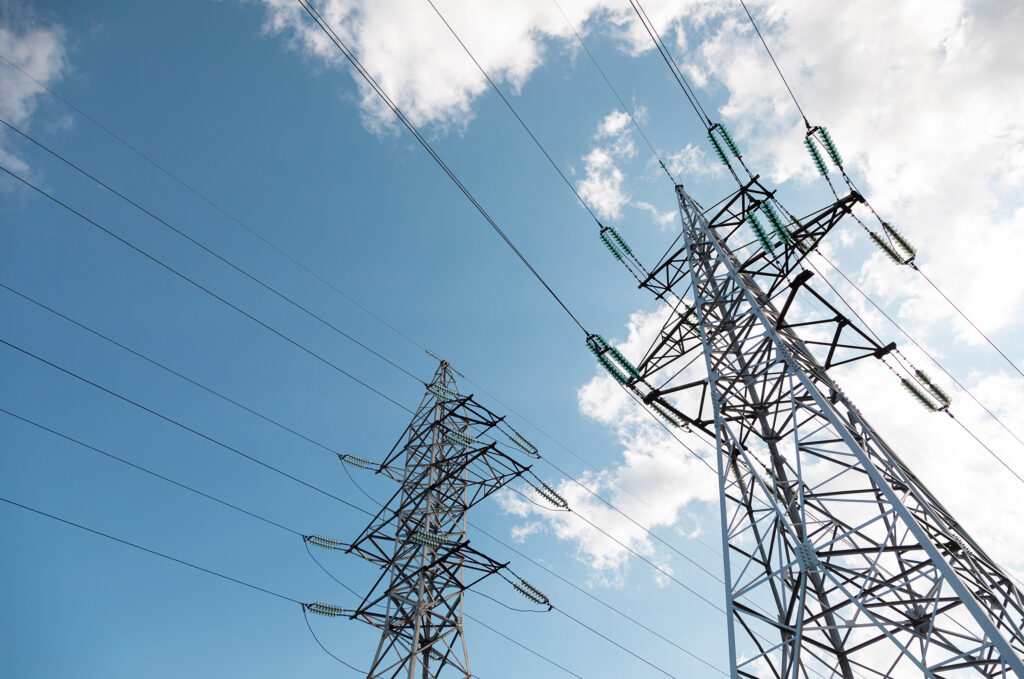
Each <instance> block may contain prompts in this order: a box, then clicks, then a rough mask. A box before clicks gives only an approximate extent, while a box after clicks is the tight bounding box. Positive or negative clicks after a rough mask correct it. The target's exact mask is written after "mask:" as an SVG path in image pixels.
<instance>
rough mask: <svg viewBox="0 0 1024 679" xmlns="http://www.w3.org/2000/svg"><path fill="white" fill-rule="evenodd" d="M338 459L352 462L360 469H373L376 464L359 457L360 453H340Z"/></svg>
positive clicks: (347, 462)
mask: <svg viewBox="0 0 1024 679" xmlns="http://www.w3.org/2000/svg"><path fill="white" fill-rule="evenodd" d="M338 459H339V460H341V461H342V462H344V463H345V464H350V465H352V466H353V467H356V468H358V469H373V468H374V467H375V466H376V465H375V464H373V463H372V462H370V461H369V460H367V459H366V458H364V457H359V456H358V455H349V454H348V453H346V454H344V455H342V454H341V453H338Z"/></svg>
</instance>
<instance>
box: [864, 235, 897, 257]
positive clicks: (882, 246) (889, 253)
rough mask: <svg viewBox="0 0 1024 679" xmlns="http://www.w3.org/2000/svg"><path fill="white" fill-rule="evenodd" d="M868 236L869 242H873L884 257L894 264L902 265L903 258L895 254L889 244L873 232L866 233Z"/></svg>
mask: <svg viewBox="0 0 1024 679" xmlns="http://www.w3.org/2000/svg"><path fill="white" fill-rule="evenodd" d="M868 235H869V236H871V240H872V241H874V243H875V245H877V246H878V249H879V250H881V251H882V252H884V253H885V256H886V257H888V258H889V259H891V260H892V261H893V262H895V263H896V264H903V258H902V257H900V253H898V252H896V250H895V249H893V247H892V246H891V245H889V243H888V242H887V241H886V240H885V239H884V238H882V237H881V236H880V235H878V234H877V233H875V232H874V231H868Z"/></svg>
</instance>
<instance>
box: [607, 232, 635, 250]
mask: <svg viewBox="0 0 1024 679" xmlns="http://www.w3.org/2000/svg"><path fill="white" fill-rule="evenodd" d="M604 228H605V229H607V230H608V233H610V234H611V235H612V238H614V239H615V242H616V243H618V244H619V247H620V248H622V249H623V250H624V251H625V252H626V253H627V254H630V255H631V254H633V250H632V249H630V247H629V245H628V244H627V243H626V241H625V240H623V238H622V236H620V235H619V232H618V231H616V230H615V227H612V226H606V227H604Z"/></svg>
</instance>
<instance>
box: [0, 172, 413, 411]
mask: <svg viewBox="0 0 1024 679" xmlns="http://www.w3.org/2000/svg"><path fill="white" fill-rule="evenodd" d="M0 171H3V172H5V173H6V174H8V175H9V176H11V177H13V178H14V179H17V180H18V181H19V182H21V183H22V184H24V185H25V186H28V187H29V188H31V189H33V190H34V191H36V192H37V193H39V194H41V195H43V196H45V197H46V198H48V199H49V200H51V201H52V202H54V203H56V204H57V205H59V206H61V207H62V208H64V209H65V210H67V211H68V212H70V213H72V214H73V215H75V216H77V217H79V218H81V219H82V220H84V221H86V222H88V223H89V224H90V225H92V226H94V227H96V228H97V229H99V230H100V231H102V232H103V233H105V234H107V235H108V236H110V237H111V238H114V239H115V240H117V241H120V242H121V243H122V244H124V245H126V246H128V247H129V248H131V249H132V250H134V251H135V252H138V253H139V254H140V255H142V256H143V257H145V258H146V259H149V260H150V261H152V262H155V263H156V264H159V265H160V266H161V267H162V268H164V269H166V270H167V271H170V272H171V273H173V274H174V275H175V276H178V277H179V278H181V279H182V280H184V281H186V282H188V283H190V284H192V285H193V286H195V287H197V288H199V289H200V290H202V291H203V292H205V293H206V294H208V295H210V296H211V297H213V298H214V299H216V300H218V301H220V302H222V303H224V304H226V305H228V306H229V307H231V308H232V309H234V310H235V311H237V312H238V313H240V314H242V315H243V316H245V317H246V318H248V319H250V320H252V321H254V322H255V323H257V324H259V325H260V326H262V327H264V328H266V329H267V330H269V331H270V332H272V333H274V334H275V335H277V336H278V337H280V338H281V339H283V340H285V341H286V342H288V343H289V344H291V345H293V346H295V347H297V348H298V349H301V350H302V351H304V352H305V353H307V354H309V355H310V356H312V357H313V358H315V359H317V360H318V361H320V362H321V363H324V364H326V365H328V366H330V367H331V368H334V369H335V370H336V371H338V372H339V373H341V374H342V375H345V376H346V377H348V378H349V379H351V380H353V381H355V382H358V383H359V384H360V385H362V386H363V387H365V388H367V389H369V390H370V391H372V392H374V393H375V394H377V395H378V396H380V397H381V398H383V399H385V400H387V401H390V402H391V403H393V404H394V405H396V406H398V407H399V408H401V409H402V410H404V411H406V412H408V413H411V412H412V411H411V410H409V409H408V408H407V407H405V406H404V405H402V404H401V403H399V402H398V401H395V400H393V399H392V398H391V397H389V396H387V395H385V394H384V393H383V392H381V391H379V390H377V389H375V388H374V387H372V386H370V385H369V384H367V383H366V382H364V381H363V380H361V379H359V378H358V377H356V376H355V375H353V374H352V373H350V372H348V371H347V370H344V369H343V368H341V367H340V366H338V365H337V364H335V363H332V362H331V361H329V360H327V359H326V358H324V357H323V356H321V355H320V354H318V353H316V352H314V351H313V350H312V349H309V348H307V347H306V346H304V345H302V344H300V343H299V342H297V341H295V340H293V339H292V338H290V337H288V336H287V335H285V334H284V333H282V332H281V331H279V330H276V329H275V328H273V327H271V326H270V325H268V324H266V323H264V322H263V321H261V320H259V319H258V318H256V317H255V316H253V315H252V314H250V313H248V312H247V311H243V310H242V309H241V308H240V307H238V306H236V305H235V304H232V303H231V302H229V301H228V300H226V299H225V298H223V297H221V296H220V295H218V294H217V293H215V292H213V291H212V290H210V289H209V288H207V287H204V286H203V285H201V284H199V283H197V282H196V281H195V280H193V279H192V278H189V277H188V276H186V275H185V274H183V273H181V272H180V271H178V270H177V269H174V268H172V267H171V266H170V265H169V264H165V263H164V262H163V261H161V260H159V259H157V258H156V257H155V256H154V255H151V254H149V253H148V252H146V251H145V250H143V249H142V248H140V247H138V246H137V245H134V244H133V243H131V242H130V241H128V240H126V239H124V238H122V237H121V236H119V235H117V234H116V233H114V232H113V231H111V230H110V229H108V228H106V227H105V226H103V225H101V224H100V223H99V222H96V221H95V220H93V219H90V218H89V217H87V216H86V215H84V214H83V213H81V212H79V211H78V210H76V209H75V208H73V207H71V206H70V205H68V204H67V203H64V202H62V201H60V200H59V199H57V198H56V197H54V196H53V195H51V194H49V193H47V192H46V191H44V190H43V189H41V188H39V187H38V186H36V185H35V184H33V183H31V182H29V181H28V180H27V179H24V178H22V177H20V176H18V175H17V174H15V173H14V172H12V171H11V170H9V169H7V168H6V167H4V166H3V165H0Z"/></svg>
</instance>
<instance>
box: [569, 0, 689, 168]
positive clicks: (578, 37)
mask: <svg viewBox="0 0 1024 679" xmlns="http://www.w3.org/2000/svg"><path fill="white" fill-rule="evenodd" d="M552 1H553V2H554V3H555V7H557V8H558V13H559V14H561V15H562V18H563V19H565V23H566V25H567V26H568V27H569V30H571V31H572V33H573V35H575V36H576V40H577V41H578V42H579V43H580V47H582V48H583V51H584V52H586V53H587V56H588V57H590V62H591V63H592V64H594V68H596V69H597V72H598V73H600V74H601V77H602V78H603V79H604V81H605V83H606V84H607V85H608V88H609V89H610V90H611V91H612V94H614V95H615V99H616V100H617V101H618V102H619V105H620V106H622V110H623V111H625V112H626V115H628V116H629V119H630V121H632V123H633V126H634V127H635V128H636V131H637V132H639V133H640V136H641V137H642V138H643V140H644V142H645V143H646V144H647V148H649V149H650V150H651V155H653V156H654V158H655V159H656V160H657V161H658V163H659V164H660V165H661V169H662V170H664V171H665V174H667V175H668V178H669V179H670V180H671V181H672V184H673V185H675V183H676V178H675V177H673V176H672V173H671V172H670V171H669V169H668V166H667V165H665V161H664V160H662V158H661V156H660V155H659V154H658V152H657V151H655V150H654V145H653V144H652V143H651V140H650V139H648V138H647V134H645V133H644V130H643V128H642V127H640V122H639V121H638V120H637V119H636V116H635V115H633V113H632V111H630V110H629V107H628V106H626V102H625V101H623V100H622V97H621V96H619V92H618V90H616V89H615V86H614V85H612V81H611V80H609V79H608V76H607V75H606V74H605V72H604V69H603V68H601V64H599V63H597V59H596V58H595V57H594V55H593V53H592V52H591V51H590V48H589V47H587V44H586V43H585V42H583V37H582V36H581V35H580V34H579V31H577V30H576V27H575V26H574V25H573V23H572V22H571V21H569V17H568V16H566V14H565V12H564V11H563V10H562V6H561V5H560V4H559V3H558V0H552Z"/></svg>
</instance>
